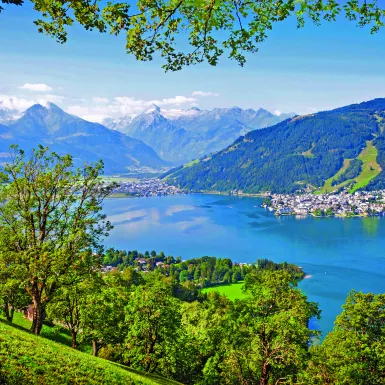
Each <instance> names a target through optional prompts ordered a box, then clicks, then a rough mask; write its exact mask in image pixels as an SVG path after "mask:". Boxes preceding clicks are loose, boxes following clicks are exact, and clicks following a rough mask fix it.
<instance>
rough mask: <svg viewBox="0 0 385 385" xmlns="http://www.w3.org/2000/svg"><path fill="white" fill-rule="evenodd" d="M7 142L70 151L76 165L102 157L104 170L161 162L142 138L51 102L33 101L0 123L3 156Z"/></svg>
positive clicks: (133, 167)
mask: <svg viewBox="0 0 385 385" xmlns="http://www.w3.org/2000/svg"><path fill="white" fill-rule="evenodd" d="M10 144H18V145H19V147H20V148H23V149H25V150H30V149H31V148H33V147H36V146H37V144H43V145H47V146H49V147H50V148H51V149H52V150H55V151H56V152H58V153H70V154H72V155H73V157H74V160H75V162H76V164H77V165H81V164H83V163H84V162H85V161H88V162H89V161H97V160H99V159H102V160H103V161H104V164H105V172H106V173H124V172H127V171H128V169H139V168H143V167H151V168H159V167H162V166H165V162H164V161H163V160H162V159H161V158H160V157H159V156H158V155H157V154H156V152H155V151H154V150H153V149H152V148H151V147H149V146H148V145H146V144H144V143H143V142H142V141H140V140H138V139H133V138H130V137H129V136H127V135H125V134H123V133H121V132H118V131H114V130H111V129H108V128H107V127H105V126H103V125H101V124H98V123H91V122H88V121H86V120H83V119H81V118H79V117H76V116H73V115H70V114H67V113H66V112H64V111H63V110H61V109H60V108H59V107H58V106H56V105H55V104H52V103H50V104H48V106H47V107H43V106H42V105H40V104H35V105H33V106H32V107H30V108H29V109H27V110H26V111H25V112H24V114H23V116H22V117H21V118H20V119H18V120H16V121H15V122H12V123H11V124H8V125H7V126H0V153H1V154H2V157H3V158H4V157H5V156H6V154H7V152H8V149H9V145H10ZM0 162H1V159H0Z"/></svg>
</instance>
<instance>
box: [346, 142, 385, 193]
mask: <svg viewBox="0 0 385 385" xmlns="http://www.w3.org/2000/svg"><path fill="white" fill-rule="evenodd" d="M377 155H378V151H377V148H376V147H375V146H373V142H372V141H367V142H366V147H365V148H364V149H363V150H362V151H361V154H360V155H358V157H357V158H358V159H360V160H362V162H363V163H364V164H363V165H362V170H361V173H360V175H358V177H357V178H356V179H355V182H356V183H355V185H354V186H353V187H352V189H351V190H350V191H349V192H350V193H354V192H355V191H357V190H359V189H360V188H363V187H365V186H367V184H368V183H369V182H370V181H371V180H372V179H373V178H375V177H376V176H377V175H378V174H379V173H380V172H381V171H382V169H381V167H380V165H379V164H378V163H377Z"/></svg>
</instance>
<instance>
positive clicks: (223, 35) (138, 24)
mask: <svg viewBox="0 0 385 385" xmlns="http://www.w3.org/2000/svg"><path fill="white" fill-rule="evenodd" d="M31 1H32V3H33V5H34V9H35V10H36V11H38V12H39V13H40V14H41V16H42V17H41V18H39V19H38V20H36V21H35V24H36V25H37V27H38V31H39V32H41V33H46V34H48V35H50V36H52V37H53V38H55V39H56V40H57V41H58V42H60V43H65V42H66V41H67V28H68V27H69V26H72V25H73V24H74V22H78V23H80V24H81V25H82V26H83V27H84V28H85V29H87V30H97V31H99V32H103V33H104V32H109V33H111V34H113V35H119V34H120V33H125V34H126V51H127V53H129V54H133V55H134V56H135V58H136V59H137V60H143V61H148V60H152V59H153V55H154V53H155V52H158V53H159V54H160V55H161V56H162V57H163V59H164V65H163V68H165V69H166V70H173V71H175V70H180V69H181V68H183V67H184V66H187V65H192V64H197V63H201V62H207V63H209V64H210V65H216V64H217V63H218V60H219V58H220V57H221V56H222V55H223V54H225V53H226V54H227V55H228V57H229V58H230V59H234V60H235V61H237V62H238V63H239V64H240V65H241V66H243V65H244V64H245V62H246V56H245V54H246V53H255V52H257V51H258V45H259V43H261V42H263V41H265V40H266V38H267V35H268V32H269V31H270V30H272V29H273V27H274V25H275V23H277V22H282V21H284V20H286V19H287V18H289V17H293V18H295V19H296V21H297V26H298V27H303V26H304V25H305V23H307V22H313V23H315V24H316V25H319V24H320V23H321V22H322V21H328V22H334V21H337V18H338V16H339V15H344V16H345V17H346V18H347V19H348V20H350V21H352V22H355V23H356V24H357V25H358V26H359V27H368V28H369V29H370V32H371V33H375V32H377V31H378V30H379V29H380V28H382V27H384V25H385V5H384V3H383V2H382V1H379V0H370V1H367V0H348V1H338V0H260V1H247V0H229V1H223V0H204V1H202V0H161V1H158V0H137V1H136V2H119V1H118V2H108V3H107V4H106V3H104V2H101V1H99V0H92V1H89V0H77V1H70V0H62V1H53V0H31ZM1 2H2V3H3V4H7V5H9V4H13V5H19V6H20V5H23V3H24V1H23V0H1ZM1 11H4V8H3V7H0V12H1Z"/></svg>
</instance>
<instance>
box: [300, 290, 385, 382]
mask: <svg viewBox="0 0 385 385" xmlns="http://www.w3.org/2000/svg"><path fill="white" fill-rule="evenodd" d="M304 380H305V381H306V383H307V384H334V385H345V384H346V385H347V384H355V385H369V384H370V385H380V384H384V383H385V294H377V295H376V294H373V293H368V294H364V293H362V292H356V291H352V292H351V293H350V294H349V296H348V298H347V300H346V303H345V304H344V305H343V311H342V313H341V315H339V316H338V317H337V319H336V322H335V327H334V329H333V331H332V332H330V333H329V334H328V335H327V337H326V338H325V340H324V342H323V343H322V345H321V346H318V347H315V348H313V349H312V359H311V361H310V363H309V366H308V368H307V371H306V372H305V374H304Z"/></svg>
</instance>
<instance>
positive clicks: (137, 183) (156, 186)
mask: <svg viewBox="0 0 385 385" xmlns="http://www.w3.org/2000/svg"><path fill="white" fill-rule="evenodd" d="M177 194H186V191H184V190H181V189H179V188H178V187H175V186H171V185H168V184H167V183H164V182H162V181H161V180H160V179H156V178H149V179H138V180H132V181H125V182H119V186H118V187H116V188H115V189H114V190H113V191H112V197H114V196H115V197H116V196H132V197H154V196H163V195H177Z"/></svg>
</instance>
